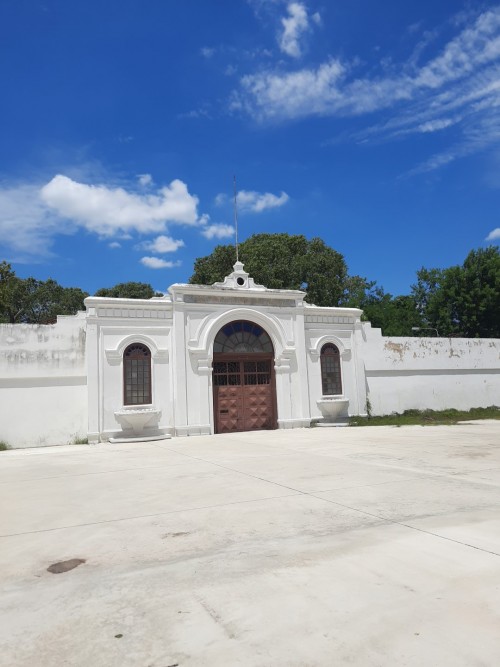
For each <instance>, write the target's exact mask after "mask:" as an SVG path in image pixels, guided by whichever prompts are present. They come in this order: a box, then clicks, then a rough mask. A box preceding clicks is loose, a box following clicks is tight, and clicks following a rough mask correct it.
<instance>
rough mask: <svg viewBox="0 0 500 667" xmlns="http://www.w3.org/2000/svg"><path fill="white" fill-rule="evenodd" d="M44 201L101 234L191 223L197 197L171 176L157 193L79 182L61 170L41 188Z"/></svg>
mask: <svg viewBox="0 0 500 667" xmlns="http://www.w3.org/2000/svg"><path fill="white" fill-rule="evenodd" d="M40 192H41V197H42V200H43V201H44V202H45V204H46V205H47V206H48V207H49V209H51V210H52V211H54V212H55V213H57V214H58V215H59V216H60V217H61V218H66V219H69V220H72V221H74V222H76V223H78V224H79V225H81V226H82V227H84V228H85V229H87V230H88V231H90V232H95V233H96V234H99V235H100V236H113V235H115V234H117V233H120V232H124V233H127V232H130V231H137V232H142V233H151V232H161V231H163V230H164V229H165V225H166V224H167V223H169V222H174V223H183V224H186V225H194V224H196V222H197V220H198V214H197V206H198V198H197V197H195V196H193V195H191V194H189V192H188V189H187V186H186V184H185V183H183V182H182V181H179V180H174V181H172V182H171V183H170V185H166V186H164V187H162V188H160V189H159V190H158V194H156V195H152V194H147V195H146V194H136V193H134V192H127V191H126V190H124V189H123V188H112V187H108V186H106V185H87V184H85V183H78V182H77V181H73V180H72V179H71V178H68V177H67V176H63V175H61V174H59V175H57V176H55V177H54V178H53V179H52V180H51V181H50V182H49V183H47V185H44V186H43V188H42V189H41V191H40Z"/></svg>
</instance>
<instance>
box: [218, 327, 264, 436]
mask: <svg viewBox="0 0 500 667" xmlns="http://www.w3.org/2000/svg"><path fill="white" fill-rule="evenodd" d="M213 394H214V421H215V432H216V433H231V432H234V431H256V430H262V429H274V428H276V382H275V377H274V349H273V344H272V341H271V339H270V338H269V336H268V334H267V333H266V332H265V331H264V329H262V327H260V326H259V325H257V324H254V323H253V322H247V321H246V320H238V321H237V322H231V323H230V324H227V325H226V326H224V327H222V329H221V330H220V331H219V333H218V334H217V336H216V337H215V341H214V358H213Z"/></svg>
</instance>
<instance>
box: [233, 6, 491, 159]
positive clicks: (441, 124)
mask: <svg viewBox="0 0 500 667" xmlns="http://www.w3.org/2000/svg"><path fill="white" fill-rule="evenodd" d="M299 4H300V3H299ZM466 19H467V24H466V25H464V22H463V21H461V22H456V23H454V24H453V29H454V30H455V31H458V32H457V34H455V36H454V37H453V38H452V39H451V40H449V41H448V43H446V44H445V45H444V47H443V48H442V49H441V51H440V52H439V53H438V55H437V56H432V57H428V58H427V60H426V61H424V62H422V63H421V64H420V63H419V61H420V60H421V59H422V57H423V54H424V52H425V51H426V50H427V47H428V45H429V44H430V43H431V42H432V41H434V40H435V39H436V37H437V35H438V34H439V30H433V31H427V32H425V33H424V34H423V36H422V38H421V39H420V41H419V42H418V44H417V46H416V48H415V49H414V51H413V53H412V55H411V56H410V58H409V59H408V60H407V61H406V62H403V63H400V64H399V65H398V64H396V63H394V62H391V65H390V67H387V66H384V61H385V59H383V58H382V59H381V60H380V63H379V67H378V71H377V70H375V69H374V68H373V66H372V65H370V71H369V73H368V74H363V73H362V72H361V73H360V70H361V69H362V67H363V63H362V62H361V61H357V60H356V59H354V60H353V61H352V62H346V61H345V60H342V59H339V58H330V59H328V60H327V61H326V62H323V63H321V64H319V65H318V66H317V67H310V68H301V69H296V70H294V71H284V70H283V66H282V64H280V67H279V69H278V68H276V69H264V70H260V71H258V72H256V73H253V74H247V75H246V76H244V77H242V78H241V79H240V83H239V88H238V89H237V90H235V91H234V92H233V94H232V97H231V99H230V104H229V109H230V111H233V112H245V113H247V114H248V115H250V116H252V117H253V118H254V119H256V120H257V121H261V122H266V121H271V122H280V121H287V120H294V119H300V118H307V117H313V116H332V117H353V116H362V115H367V114H370V113H373V112H376V111H378V112H383V111H386V118H385V120H383V121H382V122H380V123H379V124H377V125H375V126H373V127H371V128H367V129H365V130H362V131H360V132H358V134H357V136H356V137H350V139H353V138H354V139H357V140H358V141H366V140H367V139H370V140H387V139H392V138H394V137H396V136H402V135H406V134H426V133H431V132H436V131H438V130H443V129H445V128H448V127H450V128H451V127H452V126H454V128H455V130H454V134H452V133H450V134H449V137H450V138H452V139H453V141H454V142H456V144H455V145H454V146H453V147H452V148H451V149H450V150H448V151H446V155H440V156H435V158H433V159H431V160H430V161H429V163H428V167H429V168H437V167H439V166H441V165H443V164H447V163H448V162H450V161H451V160H453V159H457V158H458V157H463V156H464V155H468V154H470V153H472V152H474V151H477V150H483V149H484V148H485V147H488V146H490V145H495V144H496V143H498V141H499V139H498V136H497V135H498V132H497V129H498V128H497V122H496V119H497V117H498V116H499V113H498V110H499V109H500V6H496V7H494V8H492V9H489V10H487V11H483V12H482V13H476V15H475V17H472V16H471V15H470V14H468V15H467V17H466ZM464 20H465V19H464ZM449 28H450V24H448V29H449ZM478 130H481V136H479V132H478ZM485 131H486V132H487V134H484V132H485Z"/></svg>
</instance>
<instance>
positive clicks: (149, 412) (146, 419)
mask: <svg viewBox="0 0 500 667" xmlns="http://www.w3.org/2000/svg"><path fill="white" fill-rule="evenodd" d="M160 417H161V410H158V409H157V408H155V407H154V406H150V407H130V408H123V409H122V410H117V411H116V412H115V419H116V421H117V422H118V423H119V424H120V426H121V427H122V429H123V436H121V437H117V438H110V439H109V441H110V442H144V441H147V440H165V439H167V438H170V437H171V436H170V435H169V434H162V433H159V432H158V422H159V420H160Z"/></svg>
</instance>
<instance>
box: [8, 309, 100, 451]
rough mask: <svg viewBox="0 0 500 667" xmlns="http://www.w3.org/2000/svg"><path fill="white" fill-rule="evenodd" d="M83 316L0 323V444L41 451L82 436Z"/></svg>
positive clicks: (84, 415)
mask: <svg viewBox="0 0 500 667" xmlns="http://www.w3.org/2000/svg"><path fill="white" fill-rule="evenodd" d="M86 373H87V371H86V364H85V313H78V315H75V316H67V317H65V316H60V317H59V318H58V321H57V324H53V325H36V324H15V325H13V324H0V440H2V441H4V442H7V444H8V445H10V446H11V447H41V446H45V445H60V444H66V443H69V442H72V441H73V440H74V439H75V438H78V437H86V435H87V419H88V412H87V377H86Z"/></svg>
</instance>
